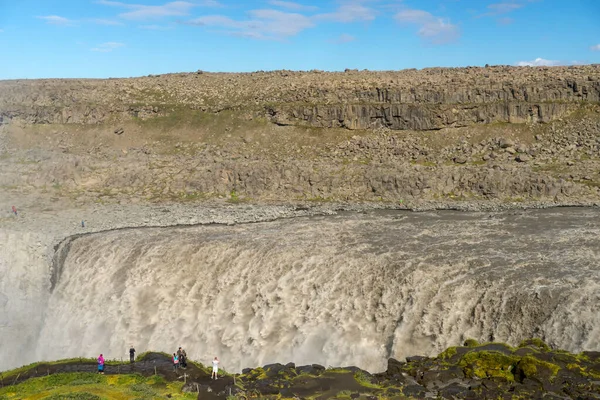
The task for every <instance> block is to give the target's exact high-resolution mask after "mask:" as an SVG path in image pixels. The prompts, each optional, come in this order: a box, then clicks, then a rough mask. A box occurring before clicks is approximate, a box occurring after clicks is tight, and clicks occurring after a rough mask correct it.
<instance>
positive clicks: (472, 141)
mask: <svg viewBox="0 0 600 400" xmlns="http://www.w3.org/2000/svg"><path fill="white" fill-rule="evenodd" d="M0 123H1V125H0V168H1V169H2V174H0V187H1V188H2V192H4V194H5V195H6V197H7V198H9V199H13V198H16V199H19V198H23V197H24V196H29V195H33V196H34V197H35V198H40V199H54V200H55V201H58V200H61V201H64V202H68V203H75V204H77V203H79V204H86V203H89V202H109V203H110V202H117V201H118V202H130V201H135V202H140V201H142V202H146V201H149V202H165V201H167V202H170V201H176V202H182V201H199V200H208V199H215V198H221V199H227V200H229V201H232V202H239V201H250V202H264V201H269V202H298V201H335V202H357V201H368V202H383V203H385V204H390V205H395V206H399V205H401V206H410V207H418V206H420V205H423V204H434V205H438V206H448V205H450V206H454V205H456V204H457V202H463V203H464V202H469V203H474V202H476V203H481V202H483V203H494V204H498V203H511V204H513V203H516V204H519V205H522V204H534V203H536V204H537V203H540V202H541V203H548V204H594V203H597V202H598V200H599V199H600V174H599V170H600V168H599V166H600V66H599V65H588V66H578V67H551V68H550V67H549V68H545V67H542V68H529V67H518V68H517V67H506V66H497V67H486V68H461V69H445V68H431V69H424V70H420V71H417V70H405V71H398V72H369V71H352V70H349V71H346V72H344V73H326V72H321V71H309V72H292V71H275V72H255V73H247V74H222V73H203V72H201V71H199V72H197V73H190V74H169V75H160V76H147V77H141V78H131V79H107V80H81V79H74V80H60V79H55V80H32V81H29V80H16V81H2V82H0Z"/></svg>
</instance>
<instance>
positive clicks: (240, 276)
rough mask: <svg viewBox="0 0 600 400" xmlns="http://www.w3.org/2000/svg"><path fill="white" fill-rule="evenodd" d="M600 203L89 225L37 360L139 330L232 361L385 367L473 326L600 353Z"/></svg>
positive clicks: (74, 249) (144, 342)
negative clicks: (599, 206)
mask: <svg viewBox="0 0 600 400" xmlns="http://www.w3.org/2000/svg"><path fill="white" fill-rule="evenodd" d="M599 215H600V214H599V213H598V211H594V210H566V209H565V210H553V211H537V212H534V211H531V212H525V213H505V214H493V215H488V214H459V213H450V212H446V213H427V214H414V213H398V212H396V213H368V214H345V215H339V216H334V217H313V218H298V219H293V220H280V221H274V222H265V223H256V224H247V225H236V226H223V225H220V226H217V225H213V226H198V227H192V228H150V229H130V230H122V231H113V232H105V233H97V234H91V235H87V236H83V237H80V238H77V239H75V240H73V241H72V242H71V244H70V249H69V252H68V254H67V256H66V258H65V260H64V265H63V266H62V269H61V271H60V272H61V273H60V276H58V280H57V283H56V286H55V287H54V289H53V291H52V292H51V294H50V295H49V300H48V301H47V304H46V302H45V301H44V303H43V304H39V307H40V309H43V310H44V315H43V318H42V320H41V321H40V323H39V325H40V328H39V332H38V333H39V335H37V334H36V335H35V337H36V338H38V336H39V338H38V339H37V342H36V343H35V345H34V346H33V350H32V354H30V355H29V354H28V357H31V358H34V359H55V358H64V357H69V356H81V355H86V356H95V355H97V354H99V353H104V354H105V355H108V357H114V358H120V357H124V356H126V355H127V353H126V351H127V349H128V347H129V344H130V343H134V344H135V345H136V347H137V349H138V351H144V350H146V349H153V350H164V351H167V352H173V351H174V349H176V348H177V347H179V346H184V347H185V348H186V349H187V351H188V355H189V356H190V357H192V358H193V359H198V360H204V361H206V362H208V361H209V360H210V359H212V357H214V356H215V355H218V356H219V357H220V358H221V359H222V360H223V361H224V367H225V368H226V369H230V370H239V369H241V368H243V367H246V366H255V365H262V364H266V363H270V362H288V361H294V362H296V363H298V364H304V363H320V364H323V365H326V366H329V365H331V366H343V365H357V366H359V367H362V368H366V369H368V370H370V371H380V370H383V369H385V363H386V359H387V358H388V357H395V358H402V357H404V356H407V355H415V354H423V355H434V354H437V353H438V352H439V351H441V350H443V349H445V348H446V347H447V346H451V345H457V344H460V343H461V342H462V341H464V339H466V338H475V339H478V340H497V341H505V342H509V343H512V344H516V343H518V342H519V341H520V340H522V339H525V338H530V337H532V336H537V337H542V338H543V339H544V340H546V341H548V342H549V343H550V344H551V345H555V346H560V347H562V348H565V349H568V350H571V351H580V350H592V349H594V350H598V345H597V343H598V339H600V301H599V300H600V284H599V283H598V282H600V268H599V260H600V254H599V253H598V249H600V235H599V234H600V221H599V220H598V216H599ZM0 265H2V264H0ZM47 290H50V289H47ZM1 299H2V297H1V296H0V307H3V305H2V304H3V303H2V302H1ZM40 299H42V297H40ZM9 311H10V313H14V312H15V309H14V307H13V308H11V309H10V310H9ZM11 318H13V317H12V314H11V315H9V319H11ZM6 336H7V335H4V336H3V339H5V338H6ZM11 340H12V344H14V345H15V346H19V345H20V343H21V341H22V338H20V337H18V336H15V337H12V338H11ZM4 349H5V346H4V345H3V346H2V352H3V353H4V352H5V351H6V350H4ZM0 358H4V357H0ZM10 364H15V363H14V362H11V363H10ZM11 366H12V365H11ZM0 367H2V366H1V365H0Z"/></svg>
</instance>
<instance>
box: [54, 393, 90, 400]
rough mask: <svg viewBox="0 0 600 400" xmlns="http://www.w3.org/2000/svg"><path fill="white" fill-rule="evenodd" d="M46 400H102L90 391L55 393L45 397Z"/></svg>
mask: <svg viewBox="0 0 600 400" xmlns="http://www.w3.org/2000/svg"><path fill="white" fill-rule="evenodd" d="M44 399H45V400H100V396H96V395H95V394H91V393H88V392H79V393H67V394H54V395H52V396H48V397H45V398H44Z"/></svg>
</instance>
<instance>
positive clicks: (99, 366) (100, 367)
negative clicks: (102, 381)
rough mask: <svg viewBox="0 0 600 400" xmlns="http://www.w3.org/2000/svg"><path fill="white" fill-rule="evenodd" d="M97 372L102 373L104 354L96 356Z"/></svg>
mask: <svg viewBox="0 0 600 400" xmlns="http://www.w3.org/2000/svg"><path fill="white" fill-rule="evenodd" d="M98 373H99V374H103V375H104V356H103V355H102V354H100V357H98Z"/></svg>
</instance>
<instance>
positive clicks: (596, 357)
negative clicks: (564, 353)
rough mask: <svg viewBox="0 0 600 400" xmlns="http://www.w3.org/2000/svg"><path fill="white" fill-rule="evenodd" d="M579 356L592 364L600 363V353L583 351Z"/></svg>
mask: <svg viewBox="0 0 600 400" xmlns="http://www.w3.org/2000/svg"><path fill="white" fill-rule="evenodd" d="M581 354H582V355H583V356H584V357H587V358H588V359H589V360H590V361H592V362H595V361H598V362H600V351H584V352H583V353H581Z"/></svg>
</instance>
